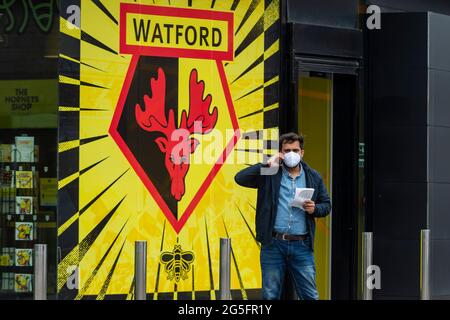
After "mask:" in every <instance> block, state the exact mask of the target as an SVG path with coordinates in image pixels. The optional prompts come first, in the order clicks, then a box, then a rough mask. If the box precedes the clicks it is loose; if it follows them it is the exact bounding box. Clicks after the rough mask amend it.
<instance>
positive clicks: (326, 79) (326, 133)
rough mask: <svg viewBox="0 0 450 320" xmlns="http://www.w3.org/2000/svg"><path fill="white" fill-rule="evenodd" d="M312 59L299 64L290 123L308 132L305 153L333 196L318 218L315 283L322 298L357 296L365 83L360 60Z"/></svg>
mask: <svg viewBox="0 0 450 320" xmlns="http://www.w3.org/2000/svg"><path fill="white" fill-rule="evenodd" d="M313 62H314V63H311V64H306V63H304V64H302V63H299V64H298V69H297V70H298V72H297V79H296V83H297V86H296V89H297V92H296V93H297V94H296V100H295V105H296V110H295V112H296V113H295V123H294V124H293V126H292V127H293V128H294V129H295V130H296V131H298V132H300V133H302V134H303V135H304V137H305V156H304V159H305V161H306V163H308V164H309V166H311V167H312V168H314V169H315V170H317V171H318V172H319V173H320V175H321V176H322V178H323V180H324V182H325V185H326V187H327V190H328V193H329V194H330V197H331V200H332V212H331V214H330V215H329V216H327V217H326V218H319V219H316V239H315V243H314V247H315V248H314V249H315V252H314V254H315V259H316V271H317V273H316V281H317V287H318V291H319V297H320V299H356V297H357V295H358V293H357V290H358V282H359V279H360V278H361V277H360V275H361V271H360V269H361V256H360V254H359V252H360V245H361V244H360V243H359V242H360V237H359V236H358V235H360V233H361V232H362V231H363V230H364V214H365V210H364V201H363V199H364V194H365V189H364V170H365V169H364V160H363V157H364V155H362V156H361V145H362V146H364V140H363V138H364V135H363V134H362V132H363V130H364V125H363V121H362V119H363V113H362V110H361V105H362V104H361V103H360V97H361V96H362V94H361V90H359V89H358V88H360V87H361V85H360V82H359V78H358V75H357V71H356V69H357V68H355V67H354V65H357V64H354V65H350V63H348V62H345V63H342V62H341V64H340V65H337V64H333V63H329V62H327V63H322V64H319V63H317V61H313ZM358 157H359V158H358Z"/></svg>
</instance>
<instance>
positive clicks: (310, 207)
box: [303, 200, 316, 214]
mask: <svg viewBox="0 0 450 320" xmlns="http://www.w3.org/2000/svg"><path fill="white" fill-rule="evenodd" d="M303 209H304V210H305V211H306V212H307V213H308V214H313V213H314V210H315V209H316V204H315V203H314V201H312V200H306V201H305V203H304V204H303Z"/></svg>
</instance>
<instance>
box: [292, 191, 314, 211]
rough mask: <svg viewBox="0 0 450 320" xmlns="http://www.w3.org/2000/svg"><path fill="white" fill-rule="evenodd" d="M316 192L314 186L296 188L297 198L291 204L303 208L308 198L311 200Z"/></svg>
mask: <svg viewBox="0 0 450 320" xmlns="http://www.w3.org/2000/svg"><path fill="white" fill-rule="evenodd" d="M313 194H314V189H313V188H296V189H295V198H294V200H293V201H292V204H291V206H293V207H297V208H301V209H303V205H304V204H305V201H306V200H311V198H312V196H313Z"/></svg>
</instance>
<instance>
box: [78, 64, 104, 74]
mask: <svg viewBox="0 0 450 320" xmlns="http://www.w3.org/2000/svg"><path fill="white" fill-rule="evenodd" d="M80 63H81V64H82V65H84V66H86V67H89V68H92V69H95V70H98V71H101V72H106V71H105V70H102V69H99V68H97V67H94V66H91V65H90V64H88V63H86V62H80Z"/></svg>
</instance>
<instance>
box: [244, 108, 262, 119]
mask: <svg viewBox="0 0 450 320" xmlns="http://www.w3.org/2000/svg"><path fill="white" fill-rule="evenodd" d="M261 112H263V109H261V110H258V111H255V112H252V113H249V114H246V115H245V116H242V117H239V120H240V119H244V118H248V117H250V116H254V115H255V114H258V113H261Z"/></svg>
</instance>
